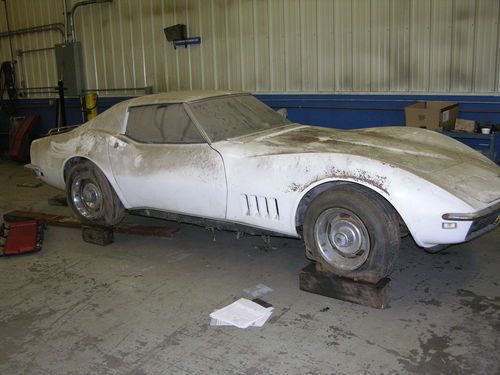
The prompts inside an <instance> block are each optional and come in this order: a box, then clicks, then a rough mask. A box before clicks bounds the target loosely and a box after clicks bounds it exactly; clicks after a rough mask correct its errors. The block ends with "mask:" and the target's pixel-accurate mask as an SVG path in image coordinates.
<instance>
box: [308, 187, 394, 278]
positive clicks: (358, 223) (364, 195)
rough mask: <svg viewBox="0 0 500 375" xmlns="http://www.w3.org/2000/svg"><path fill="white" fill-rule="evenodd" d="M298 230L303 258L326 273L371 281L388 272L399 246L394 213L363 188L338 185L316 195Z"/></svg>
mask: <svg viewBox="0 0 500 375" xmlns="http://www.w3.org/2000/svg"><path fill="white" fill-rule="evenodd" d="M303 229H304V232H303V236H304V242H305V246H306V255H307V257H308V258H310V259H312V260H314V261H316V262H319V263H320V264H321V265H322V267H323V268H324V269H326V270H327V271H329V272H332V273H334V274H336V275H339V276H344V277H349V278H352V279H355V280H363V281H367V282H372V283H375V282H377V281H379V280H380V279H382V278H384V277H386V276H388V275H389V274H390V273H391V272H392V269H393V267H394V263H395V260H396V258H397V254H398V250H399V246H400V235H399V220H398V216H397V214H396V212H395V211H394V209H393V208H392V206H390V205H389V203H387V202H386V201H385V200H384V199H383V198H382V197H381V196H379V195H378V194H377V193H375V192H373V191H371V190H369V189H367V188H365V187H362V186H359V185H354V184H341V185H338V186H336V187H335V188H332V189H330V190H328V191H325V192H323V193H321V194H319V195H318V196H317V197H316V198H315V199H314V200H313V202H312V203H311V204H310V206H309V207H308V209H307V211H306V216H305V220H304V226H303Z"/></svg>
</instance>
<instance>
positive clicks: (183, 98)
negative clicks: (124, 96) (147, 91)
mask: <svg viewBox="0 0 500 375" xmlns="http://www.w3.org/2000/svg"><path fill="white" fill-rule="evenodd" d="M241 94H246V93H244V92H240V91H223V90H189V91H169V92H162V93H158V94H152V95H144V96H140V97H137V98H134V99H132V100H130V101H129V104H128V107H138V106H143V105H151V104H167V103H189V102H194V101H197V100H203V99H208V98H213V97H217V96H227V95H241Z"/></svg>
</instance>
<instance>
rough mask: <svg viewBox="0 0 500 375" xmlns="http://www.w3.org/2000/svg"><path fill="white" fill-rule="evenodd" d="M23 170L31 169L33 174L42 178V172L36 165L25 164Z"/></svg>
mask: <svg viewBox="0 0 500 375" xmlns="http://www.w3.org/2000/svg"><path fill="white" fill-rule="evenodd" d="M24 168H26V169H31V170H32V171H33V172H35V174H36V175H37V176H38V177H43V172H42V170H41V169H40V167H39V166H37V165H34V164H25V165H24Z"/></svg>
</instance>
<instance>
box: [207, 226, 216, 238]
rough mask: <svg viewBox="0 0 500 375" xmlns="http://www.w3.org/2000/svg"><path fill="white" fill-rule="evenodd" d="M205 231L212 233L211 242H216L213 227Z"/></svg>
mask: <svg viewBox="0 0 500 375" xmlns="http://www.w3.org/2000/svg"><path fill="white" fill-rule="evenodd" d="M207 230H208V231H209V232H210V233H212V242H217V240H216V239H215V228H214V227H207Z"/></svg>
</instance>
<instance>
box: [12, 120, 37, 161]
mask: <svg viewBox="0 0 500 375" xmlns="http://www.w3.org/2000/svg"><path fill="white" fill-rule="evenodd" d="M38 120H39V117H38V116H35V115H28V116H26V118H25V119H24V120H23V121H22V122H21V123H20V124H19V127H18V128H17V130H16V132H15V133H14V136H13V137H12V141H11V142H10V149H9V157H10V158H11V159H14V160H17V161H22V162H25V161H28V160H29V150H28V148H29V147H28V146H29V141H30V136H31V133H32V132H33V128H34V127H35V126H36V125H38Z"/></svg>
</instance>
